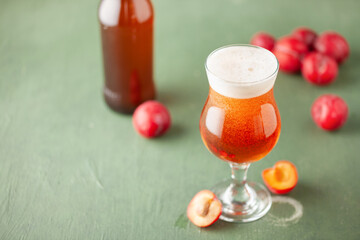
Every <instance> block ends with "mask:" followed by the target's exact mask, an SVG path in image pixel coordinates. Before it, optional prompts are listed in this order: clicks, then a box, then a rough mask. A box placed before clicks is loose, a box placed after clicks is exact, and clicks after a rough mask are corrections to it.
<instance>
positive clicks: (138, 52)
mask: <svg viewBox="0 0 360 240" xmlns="http://www.w3.org/2000/svg"><path fill="white" fill-rule="evenodd" d="M99 21H100V26H101V40H102V49H103V60H104V71H105V86H104V98H105V101H106V103H107V104H108V106H109V107H110V108H112V109H113V110H115V111H118V112H123V113H132V112H133V111H134V110H135V108H136V107H137V106H138V105H139V104H141V103H142V102H144V101H146V100H150V99H154V98H155V86H154V81H153V22H154V12H153V7H152V4H151V2H150V0H102V2H101V3H100V7H99Z"/></svg>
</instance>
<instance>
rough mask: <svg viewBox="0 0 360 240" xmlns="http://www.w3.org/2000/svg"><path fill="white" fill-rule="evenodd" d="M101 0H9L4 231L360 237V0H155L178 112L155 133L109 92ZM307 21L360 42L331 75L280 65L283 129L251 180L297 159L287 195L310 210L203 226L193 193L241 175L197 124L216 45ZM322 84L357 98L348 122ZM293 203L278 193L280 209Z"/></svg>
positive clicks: (0, 120)
mask: <svg viewBox="0 0 360 240" xmlns="http://www.w3.org/2000/svg"><path fill="white" fill-rule="evenodd" d="M98 4H99V1H97V0H91V1H90V0H76V1H74V0H62V1H45V0H16V1H11V0H0V239H209V240H210V239H290V238H294V239H360V229H359V225H360V220H359V219H360V207H359V206H360V204H359V200H360V188H359V180H360V178H359V176H358V171H359V170H360V162H359V155H360V96H359V90H360V79H359V76H360V68H359V64H360V32H359V31H358V24H359V23H360V15H359V9H360V2H359V1H358V0H353V1H350V0H347V1H337V0H332V1H310V0H303V1H282V0H276V1H268V0H259V1H251V0H221V1H219V0H181V1H179V0H154V1H153V4H154V7H155V14H156V22H155V24H156V25H155V27H156V32H155V36H156V45H155V52H156V56H155V77H156V84H157V89H158V100H159V101H161V102H163V103H164V104H165V105H166V106H167V107H168V108H169V110H170V112H171V114H172V119H173V125H172V128H171V130H170V131H169V132H168V133H167V134H166V135H165V136H163V137H161V138H158V139H154V140H146V139H143V138H141V137H140V136H138V135H137V134H136V133H135V132H134V130H133V128H132V123H131V116H124V115H120V114H116V113H114V112H112V111H110V110H109V109H108V108H107V107H106V105H105V104H104V102H103V100H102V95H101V90H102V85H103V72H102V58H101V49H100V35H99V25H98V22H97V7H98ZM300 25H305V26H308V27H311V28H313V29H314V30H316V31H318V32H322V31H324V30H329V29H332V30H336V31H338V32H340V33H341V34H343V35H344V36H345V37H346V38H347V40H348V42H349V44H350V47H351V55H350V58H349V59H348V60H347V62H346V63H345V64H344V65H342V66H341V68H340V72H339V76H338V78H337V80H336V82H334V83H333V84H332V85H330V86H327V87H316V86H312V85H310V84H308V83H307V82H305V81H304V80H303V79H302V77H301V76H299V75H286V74H283V73H280V74H279V76H278V79H277V82H276V85H275V97H276V100H277V103H278V107H279V109H280V113H281V118H282V133H281V136H280V140H279V142H278V144H277V146H276V147H275V149H274V150H273V151H272V152H271V153H270V154H269V155H268V156H267V157H266V158H265V159H263V160H261V161H259V162H256V163H254V164H252V166H251V167H250V170H249V179H251V180H254V181H258V182H261V181H262V180H261V171H262V170H263V169H264V168H267V167H270V166H272V165H273V164H274V163H275V162H276V161H278V160H281V159H287V160H290V161H292V162H293V163H295V165H296V166H297V168H298V173H299V182H298V186H297V187H296V188H295V189H294V190H293V191H292V192H291V193H290V194H289V195H288V196H289V197H291V198H294V199H296V200H297V201H299V202H301V203H302V205H303V207H304V214H303V217H302V218H301V219H300V221H299V222H298V223H296V224H292V225H289V226H287V227H280V226H274V225H273V224H272V223H271V221H269V215H268V216H265V217H264V218H262V219H261V220H259V221H256V222H254V223H249V224H230V223H225V222H222V221H218V222H217V223H216V224H214V225H213V226H211V227H209V228H206V229H199V228H197V227H195V226H194V225H192V224H190V223H189V222H188V221H187V220H186V217H185V216H184V213H185V210H186V207H187V204H188V203H189V201H190V200H191V198H192V197H193V195H194V194H195V193H196V192H198V191H200V190H202V189H206V188H210V187H212V186H213V185H214V184H216V183H217V182H218V181H220V180H221V179H223V178H225V177H227V176H229V174H230V170H229V168H228V166H227V164H226V163H224V162H222V161H220V160H218V159H216V158H215V157H214V156H212V155H211V154H210V153H209V152H208V151H207V150H206V148H205V147H204V145H203V143H202V141H201V138H200V134H199V129H198V121H199V117H200V113H201V110H202V107H203V104H204V102H205V100H206V97H207V93H208V83H207V79H206V76H205V70H204V61H205V58H206V57H207V55H208V54H209V53H210V52H211V51H212V50H214V49H215V48H218V47H220V46H223V45H227V44H231V43H248V42H249V39H250V37H251V36H252V35H253V34H254V33H255V32H257V31H260V30H264V31H268V32H270V33H272V34H274V35H275V36H276V37H280V36H282V35H285V34H288V33H289V32H290V31H291V30H292V29H293V28H295V27H297V26H300ZM323 93H335V94H338V95H340V96H342V97H343V98H344V99H345V100H346V101H347V103H348V105H349V108H350V115H349V119H348V122H347V124H346V125H345V126H344V127H343V128H342V129H341V130H339V131H337V132H331V133H329V132H325V131H322V130H320V129H318V128H317V127H316V126H315V124H314V123H313V122H312V120H311V117H310V113H309V111H310V106H311V104H312V102H313V101H314V100H315V98H316V97H318V96H319V95H321V94H323ZM292 211H293V209H292V208H291V207H289V206H287V205H282V206H279V205H278V206H275V205H274V206H273V208H272V209H271V211H270V213H271V214H273V215H278V216H285V217H286V216H290V215H291V214H292Z"/></svg>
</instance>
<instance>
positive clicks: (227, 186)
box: [212, 179, 272, 222]
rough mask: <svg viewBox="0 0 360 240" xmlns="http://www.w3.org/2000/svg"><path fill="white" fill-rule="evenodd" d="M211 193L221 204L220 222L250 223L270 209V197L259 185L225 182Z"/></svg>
mask: <svg viewBox="0 0 360 240" xmlns="http://www.w3.org/2000/svg"><path fill="white" fill-rule="evenodd" d="M212 191H213V192H214V193H215V194H216V196H217V198H218V199H219V200H220V201H221V203H222V206H223V207H222V213H221V216H220V219H221V220H224V221H226V222H252V221H255V220H258V219H259V218H261V217H263V216H264V215H265V214H266V213H267V212H268V211H269V210H270V207H271V203H272V202H271V195H270V193H269V191H268V190H267V189H266V188H265V187H264V186H262V185H261V184H258V183H254V182H247V183H245V185H244V184H239V183H234V181H233V180H231V179H230V180H227V181H224V182H221V183H219V184H218V185H216V186H215V187H214V188H213V189H212Z"/></svg>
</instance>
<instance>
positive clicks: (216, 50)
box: [205, 44, 279, 85]
mask: <svg viewBox="0 0 360 240" xmlns="http://www.w3.org/2000/svg"><path fill="white" fill-rule="evenodd" d="M230 47H250V48H257V49H260V50H262V51H265V52H267V53H269V54H270V55H271V56H272V57H273V58H275V60H276V69H275V71H274V72H273V73H271V74H270V75H269V76H267V77H265V78H261V79H259V80H256V81H253V82H237V81H231V80H226V79H224V78H220V77H218V76H217V74H215V73H213V72H212V71H211V70H210V69H209V67H208V65H207V63H208V60H209V58H210V56H212V55H213V54H214V53H216V52H218V51H220V50H222V49H224V48H230ZM205 69H206V71H208V72H209V73H211V74H212V75H214V76H215V77H216V78H218V79H219V80H221V81H223V82H225V83H228V84H232V85H253V84H257V83H262V82H265V81H267V80H269V79H270V78H272V77H274V76H275V75H276V74H277V73H278V71H279V61H278V59H277V58H276V56H275V55H274V54H273V53H272V52H271V51H269V50H267V49H265V48H262V47H259V46H254V45H251V44H229V45H225V46H222V47H219V48H216V49H215V50H213V51H212V52H211V53H210V54H209V55H208V56H207V58H206V60H205Z"/></svg>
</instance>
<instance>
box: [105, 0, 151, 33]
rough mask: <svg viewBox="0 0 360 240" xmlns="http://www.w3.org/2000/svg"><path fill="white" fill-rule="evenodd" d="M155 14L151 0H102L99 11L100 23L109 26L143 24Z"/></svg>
mask: <svg viewBox="0 0 360 240" xmlns="http://www.w3.org/2000/svg"><path fill="white" fill-rule="evenodd" d="M153 15H154V10H153V6H152V4H151V1H150V0H102V1H101V3H100V5H99V11H98V18H99V21H100V23H101V24H102V25H104V26H107V27H115V26H121V25H123V26H125V25H128V26H131V25H137V24H142V23H144V22H148V21H152V20H153Z"/></svg>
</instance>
